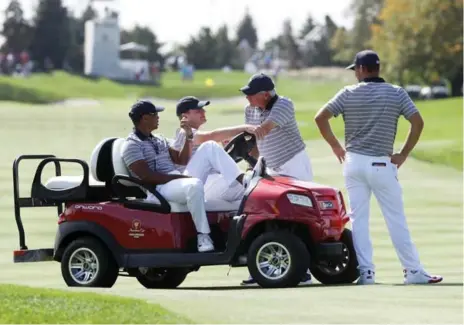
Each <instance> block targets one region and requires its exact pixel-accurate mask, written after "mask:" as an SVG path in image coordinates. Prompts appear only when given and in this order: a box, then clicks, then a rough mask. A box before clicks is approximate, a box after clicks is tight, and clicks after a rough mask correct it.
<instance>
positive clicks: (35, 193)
mask: <svg viewBox="0 0 464 325" xmlns="http://www.w3.org/2000/svg"><path fill="white" fill-rule="evenodd" d="M22 160H42V161H41V162H40V164H39V166H38V167H37V170H36V172H35V176H34V179H33V182H32V187H31V195H30V197H20V195H19V171H18V170H19V163H20V162H21V161H22ZM60 162H72V163H78V164H80V165H81V166H82V168H83V170H84V177H83V180H82V184H81V185H80V186H77V187H74V188H71V189H69V190H64V191H60V192H57V191H52V190H49V189H47V188H45V187H44V186H43V185H42V182H41V175H42V171H43V169H44V167H45V165H47V164H48V163H54V165H55V176H61V165H60ZM88 175H89V167H88V165H87V163H86V162H84V161H82V160H79V159H64V158H57V157H56V156H54V155H21V156H19V157H18V158H16V159H15V160H14V162H13V195H14V211H15V220H16V225H17V227H18V232H19V248H20V251H15V255H14V256H15V261H16V258H17V257H18V258H21V259H24V258H25V255H26V254H27V253H28V252H30V255H31V256H30V257H31V258H33V256H36V257H38V256H39V255H40V256H42V255H43V254H46V255H49V254H50V249H41V250H31V251H28V248H27V245H26V238H25V232H24V226H23V222H22V219H21V212H20V209H21V208H35V207H56V208H57V215H58V216H59V215H60V214H61V213H62V212H63V203H64V202H66V201H67V200H66V199H65V198H71V199H76V200H78V199H79V198H82V197H85V194H86V191H87V187H88V183H89V176H88ZM33 259H35V258H33Z"/></svg>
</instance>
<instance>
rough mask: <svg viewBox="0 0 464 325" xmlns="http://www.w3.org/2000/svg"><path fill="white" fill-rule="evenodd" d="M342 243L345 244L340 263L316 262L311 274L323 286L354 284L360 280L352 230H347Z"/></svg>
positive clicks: (342, 237)
mask: <svg viewBox="0 0 464 325" xmlns="http://www.w3.org/2000/svg"><path fill="white" fill-rule="evenodd" d="M340 241H341V242H342V243H343V257H342V259H341V261H340V262H338V263H331V262H326V261H315V263H314V265H312V267H311V269H310V270H311V273H312V275H314V277H315V278H316V279H317V280H318V281H319V282H321V283H322V284H346V283H353V282H354V281H355V280H356V279H357V278H359V270H358V259H357V258H356V251H355V250H354V245H353V237H352V234H351V230H350V229H345V230H344V231H343V233H342V236H341V238H340Z"/></svg>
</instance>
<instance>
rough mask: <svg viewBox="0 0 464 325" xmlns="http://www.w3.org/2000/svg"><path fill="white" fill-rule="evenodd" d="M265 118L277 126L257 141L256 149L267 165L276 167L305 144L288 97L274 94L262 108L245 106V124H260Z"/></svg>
mask: <svg viewBox="0 0 464 325" xmlns="http://www.w3.org/2000/svg"><path fill="white" fill-rule="evenodd" d="M267 120H270V121H272V122H274V123H276V124H277V126H276V127H275V128H273V129H272V130H271V132H269V133H268V134H267V135H266V136H265V137H264V139H262V140H258V141H257V145H258V150H259V154H260V155H261V156H263V157H264V160H265V161H266V165H267V166H268V167H270V168H278V167H280V166H282V165H283V164H285V163H286V162H288V161H289V160H290V159H292V158H293V157H294V156H295V155H296V154H297V153H299V152H300V151H302V150H304V149H305V148H306V145H305V143H304V141H303V139H302V137H301V134H300V130H299V129H298V124H297V123H296V119H295V109H294V107H293V102H292V101H291V100H290V99H288V98H286V97H282V96H277V95H276V96H275V97H274V98H273V99H272V100H271V102H270V103H269V105H268V107H266V109H264V110H262V109H260V108H258V107H252V106H250V105H248V106H246V107H245V123H246V124H252V125H261V124H262V123H264V122H265V121H267Z"/></svg>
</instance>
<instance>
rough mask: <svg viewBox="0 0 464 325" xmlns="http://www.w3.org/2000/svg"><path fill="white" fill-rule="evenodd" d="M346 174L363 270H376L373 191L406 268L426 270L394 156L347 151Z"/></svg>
mask: <svg viewBox="0 0 464 325" xmlns="http://www.w3.org/2000/svg"><path fill="white" fill-rule="evenodd" d="M343 175H344V177H345V184H346V188H347V191H348V197H349V202H350V206H351V215H350V218H351V223H352V231H353V243H354V248H355V250H356V255H357V258H358V263H359V269H360V270H361V271H365V270H373V271H374V263H373V261H372V255H373V252H372V251H373V249H372V242H371V238H370V234H369V210H370V199H371V193H374V196H375V197H376V199H377V202H378V204H379V206H380V209H381V211H382V214H383V216H384V218H385V222H386V224H387V228H388V232H389V234H390V238H391V240H392V242H393V245H394V247H395V250H396V253H397V255H398V258H399V260H400V261H401V264H402V266H403V268H406V269H414V270H417V269H422V266H421V264H420V261H419V254H418V252H417V250H416V247H415V245H414V243H413V242H412V239H411V235H410V233H409V229H408V225H407V222H406V216H405V213H404V206H403V190H402V188H401V185H400V183H399V181H398V178H397V176H398V170H397V167H396V165H394V164H392V163H391V161H390V157H371V156H365V155H360V154H355V153H351V152H347V153H346V159H345V164H344V166H343Z"/></svg>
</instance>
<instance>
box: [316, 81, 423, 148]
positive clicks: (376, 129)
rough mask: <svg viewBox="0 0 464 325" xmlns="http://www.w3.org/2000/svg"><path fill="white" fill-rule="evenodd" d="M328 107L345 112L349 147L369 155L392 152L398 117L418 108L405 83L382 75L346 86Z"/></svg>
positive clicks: (409, 115) (346, 138) (337, 112)
mask: <svg viewBox="0 0 464 325" xmlns="http://www.w3.org/2000/svg"><path fill="white" fill-rule="evenodd" d="M325 108H327V109H328V110H329V111H330V112H331V113H332V114H333V115H334V116H335V117H337V116H338V115H340V114H341V115H342V116H343V120H344V121H345V147H346V151H348V152H353V153H358V154H362V155H366V156H388V155H391V154H393V145H394V142H395V138H396V131H397V126H398V118H399V117H400V115H403V116H404V117H405V118H406V119H409V118H410V117H411V116H412V115H413V114H414V113H416V112H417V111H418V110H417V108H416V106H415V105H414V103H413V101H412V100H411V98H410V97H409V95H408V94H407V93H406V91H405V90H404V89H403V88H402V87H400V86H396V85H392V84H390V83H386V82H385V81H384V80H383V79H382V78H371V79H366V80H365V81H362V82H360V83H358V84H355V85H350V86H346V87H344V88H343V89H341V90H340V91H339V92H338V93H337V94H336V95H335V96H334V97H333V98H332V99H331V100H329V101H328V102H327V103H326V105H325Z"/></svg>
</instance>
